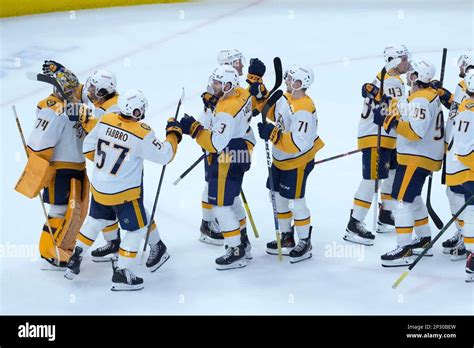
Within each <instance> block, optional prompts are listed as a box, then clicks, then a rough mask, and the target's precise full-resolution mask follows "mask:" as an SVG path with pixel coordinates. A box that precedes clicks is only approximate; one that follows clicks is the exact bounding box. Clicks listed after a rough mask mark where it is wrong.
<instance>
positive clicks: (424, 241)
mask: <svg viewBox="0 0 474 348" xmlns="http://www.w3.org/2000/svg"><path fill="white" fill-rule="evenodd" d="M430 242H431V237H421V238H420V237H416V238H415V239H413V240H412V242H411V245H410V246H411V249H412V252H413V255H420V254H421V253H422V252H423V250H425V248H426V247H427V246H428V244H430ZM424 256H433V251H432V250H431V248H430V249H429V250H428V251H427V252H426V254H425V255H424Z"/></svg>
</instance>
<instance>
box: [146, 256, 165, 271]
mask: <svg viewBox="0 0 474 348" xmlns="http://www.w3.org/2000/svg"><path fill="white" fill-rule="evenodd" d="M169 258H170V254H168V253H167V252H165V253H164V254H163V256H162V257H161V260H160V262H158V263H157V264H156V265H154V266H151V267H149V268H148V269H149V270H150V272H151V273H153V272H155V271H156V270H157V269H158V268H160V267H161V266H163V264H164V263H165V262H166V261H168V260H169Z"/></svg>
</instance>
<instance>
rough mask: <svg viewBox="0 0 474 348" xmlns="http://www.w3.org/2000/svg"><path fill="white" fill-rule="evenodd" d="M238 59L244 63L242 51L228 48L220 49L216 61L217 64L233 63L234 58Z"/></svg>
mask: <svg viewBox="0 0 474 348" xmlns="http://www.w3.org/2000/svg"><path fill="white" fill-rule="evenodd" d="M239 59H240V62H241V63H242V65H245V57H244V55H243V54H242V52H240V51H239V50H237V49H235V48H234V49H230V50H222V51H220V52H219V54H218V55H217V63H218V64H219V65H224V64H225V65H232V66H233V65H234V62H235V61H236V60H239Z"/></svg>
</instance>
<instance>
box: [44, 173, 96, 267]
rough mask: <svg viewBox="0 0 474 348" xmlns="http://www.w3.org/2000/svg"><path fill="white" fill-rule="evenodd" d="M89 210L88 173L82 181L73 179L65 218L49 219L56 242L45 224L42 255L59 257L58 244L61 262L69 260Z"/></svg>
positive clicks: (49, 257)
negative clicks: (56, 247)
mask: <svg viewBox="0 0 474 348" xmlns="http://www.w3.org/2000/svg"><path fill="white" fill-rule="evenodd" d="M88 211H89V179H88V178H87V174H86V175H85V178H84V181H83V182H82V183H81V182H80V181H79V180H77V179H71V186H70V194H69V203H68V207H67V210H66V215H65V216H64V218H50V219H48V221H49V223H50V225H51V228H52V230H53V235H54V243H53V239H52V238H51V234H50V233H49V231H48V227H47V226H44V228H43V233H42V235H41V239H40V253H41V256H43V257H44V258H48V259H57V255H56V249H55V245H56V246H58V249H59V254H60V256H59V257H60V262H63V261H66V262H67V261H68V260H69V257H70V256H71V254H72V251H73V249H74V246H75V244H76V238H77V234H78V233H79V230H80V228H81V226H82V224H83V222H84V220H85V218H86V216H87V213H88Z"/></svg>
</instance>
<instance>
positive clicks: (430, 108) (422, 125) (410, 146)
mask: <svg viewBox="0 0 474 348" xmlns="http://www.w3.org/2000/svg"><path fill="white" fill-rule="evenodd" d="M398 107H399V112H400V120H399V122H398V126H397V129H396V131H397V134H398V136H397V161H398V163H399V164H403V165H412V166H417V167H421V168H425V169H427V170H430V171H438V170H440V169H441V164H442V160H443V155H444V120H443V111H442V109H441V102H440V100H439V97H438V93H437V91H436V90H435V89H433V88H425V89H421V90H418V91H416V92H413V93H411V94H410V96H409V97H408V98H407V102H405V103H404V102H403V101H400V102H399V103H398Z"/></svg>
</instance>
